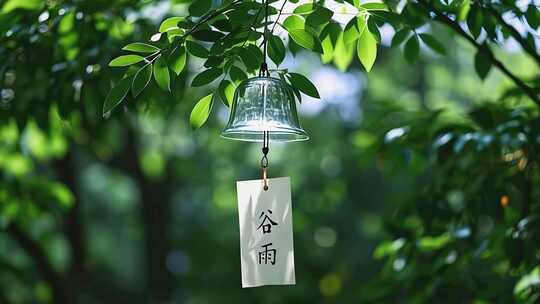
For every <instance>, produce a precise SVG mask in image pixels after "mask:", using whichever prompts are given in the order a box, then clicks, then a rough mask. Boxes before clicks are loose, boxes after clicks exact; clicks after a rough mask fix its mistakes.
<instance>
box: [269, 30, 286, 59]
mask: <svg viewBox="0 0 540 304" xmlns="http://www.w3.org/2000/svg"><path fill="white" fill-rule="evenodd" d="M285 52H286V51H285V45H284V44H283V41H282V40H281V38H279V37H278V36H276V35H272V34H271V35H270V36H269V37H268V57H270V59H272V61H273V62H274V63H275V64H276V65H277V66H279V65H280V64H281V63H282V62H283V60H284V59H285Z"/></svg>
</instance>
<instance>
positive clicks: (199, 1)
mask: <svg viewBox="0 0 540 304" xmlns="http://www.w3.org/2000/svg"><path fill="white" fill-rule="evenodd" d="M211 6H212V1H211V0H195V1H193V3H192V4H191V5H190V6H189V9H188V10H189V14H190V15H192V16H196V17H199V16H202V15H204V14H206V13H208V11H209V10H210V8H211Z"/></svg>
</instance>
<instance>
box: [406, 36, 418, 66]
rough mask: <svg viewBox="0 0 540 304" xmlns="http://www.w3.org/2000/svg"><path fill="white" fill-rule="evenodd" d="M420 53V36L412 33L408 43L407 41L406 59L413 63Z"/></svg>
mask: <svg viewBox="0 0 540 304" xmlns="http://www.w3.org/2000/svg"><path fill="white" fill-rule="evenodd" d="M419 53H420V46H419V44H418V38H417V37H416V35H412V36H411V38H409V40H407V43H405V49H404V55H405V59H406V60H407V62H409V63H413V62H415V61H416V59H418V54H419Z"/></svg>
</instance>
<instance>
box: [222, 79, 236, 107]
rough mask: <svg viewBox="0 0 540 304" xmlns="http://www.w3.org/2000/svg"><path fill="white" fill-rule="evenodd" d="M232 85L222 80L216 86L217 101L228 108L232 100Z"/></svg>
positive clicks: (233, 89) (233, 88)
mask: <svg viewBox="0 0 540 304" xmlns="http://www.w3.org/2000/svg"><path fill="white" fill-rule="evenodd" d="M234 91H235V87H234V84H233V83H232V82H230V81H228V80H226V79H224V80H222V81H221V82H220V83H219V86H218V94H219V99H221V102H223V104H224V105H226V106H227V107H230V106H231V105H232V102H233V98H234Z"/></svg>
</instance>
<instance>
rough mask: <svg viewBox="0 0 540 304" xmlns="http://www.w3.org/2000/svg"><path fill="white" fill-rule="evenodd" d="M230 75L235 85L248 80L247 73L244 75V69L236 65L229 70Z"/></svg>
mask: <svg viewBox="0 0 540 304" xmlns="http://www.w3.org/2000/svg"><path fill="white" fill-rule="evenodd" d="M229 75H230V76H231V80H232V81H234V82H235V83H239V82H242V81H244V80H246V79H247V75H246V73H244V71H242V69H240V68H239V67H237V66H235V65H233V66H231V69H230V70H229Z"/></svg>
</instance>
